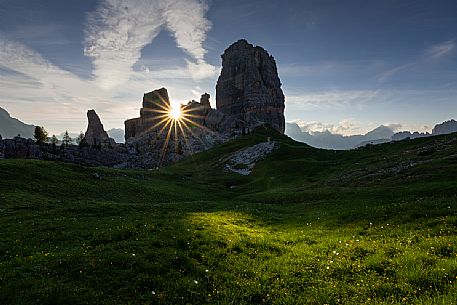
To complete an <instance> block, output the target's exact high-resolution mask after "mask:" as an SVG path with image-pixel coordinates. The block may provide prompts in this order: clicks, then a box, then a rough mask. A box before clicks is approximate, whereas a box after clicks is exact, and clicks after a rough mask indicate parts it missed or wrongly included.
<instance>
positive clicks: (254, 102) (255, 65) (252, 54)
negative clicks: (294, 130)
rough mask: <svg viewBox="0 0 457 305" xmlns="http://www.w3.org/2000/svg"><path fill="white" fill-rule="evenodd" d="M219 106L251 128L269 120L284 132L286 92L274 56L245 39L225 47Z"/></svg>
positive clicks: (218, 92) (237, 125)
mask: <svg viewBox="0 0 457 305" xmlns="http://www.w3.org/2000/svg"><path fill="white" fill-rule="evenodd" d="M216 108H217V109H218V110H220V111H222V112H223V113H224V114H226V115H228V116H230V117H232V118H233V119H234V120H238V122H243V123H244V124H245V125H246V127H248V128H253V127H255V126H257V125H259V124H262V123H267V124H269V125H271V126H272V127H273V128H275V129H277V130H278V131H279V132H281V133H284V128H285V119H284V94H283V92H282V90H281V82H280V80H279V77H278V72H277V68H276V62H275V60H274V58H273V56H270V55H269V54H268V53H267V51H265V50H264V49H263V48H261V47H258V46H256V47H254V46H253V45H252V44H249V43H248V42H247V41H246V40H244V39H242V40H239V41H237V42H236V43H234V44H232V45H231V46H230V47H229V48H228V49H227V50H225V52H224V54H223V55H222V72H221V75H220V76H219V79H218V81H217V85H216ZM239 125H240V124H235V126H234V128H240V127H243V126H239Z"/></svg>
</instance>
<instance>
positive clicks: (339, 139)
mask: <svg viewBox="0 0 457 305" xmlns="http://www.w3.org/2000/svg"><path fill="white" fill-rule="evenodd" d="M34 131H35V126H34V125H31V124H26V123H23V122H21V121H19V120H18V119H16V118H12V117H11V116H10V114H9V113H8V111H6V110H4V109H3V108H1V107H0V135H1V136H2V137H3V138H14V137H15V136H17V135H21V137H23V138H33V133H34ZM452 132H457V121H455V120H453V119H452V120H449V121H446V122H443V123H441V124H437V125H435V127H434V128H433V130H432V133H431V134H430V133H419V132H410V131H401V132H397V133H395V132H394V130H393V129H392V128H391V127H388V126H384V125H381V126H379V127H377V128H375V129H373V130H372V131H370V132H368V133H366V134H364V135H352V136H343V135H341V134H334V133H331V132H330V131H328V130H326V131H322V132H308V131H303V130H302V129H301V128H300V126H298V124H297V123H286V135H288V136H289V137H291V138H292V139H294V140H295V141H299V142H304V143H306V144H308V145H311V146H314V147H317V148H325V149H352V148H357V147H360V146H365V145H367V144H373V145H375V144H381V143H386V142H390V141H400V140H404V139H407V138H410V139H415V138H423V137H429V136H431V135H439V134H448V133H452ZM107 133H108V135H109V136H110V137H111V138H113V139H114V140H115V141H116V143H124V130H123V129H121V128H112V129H110V130H108V131H107ZM78 135H79V134H72V133H70V136H71V137H72V138H74V139H75V138H76V137H77V136H78ZM62 136H63V133H62V134H60V135H58V136H57V137H58V138H59V139H60V138H62Z"/></svg>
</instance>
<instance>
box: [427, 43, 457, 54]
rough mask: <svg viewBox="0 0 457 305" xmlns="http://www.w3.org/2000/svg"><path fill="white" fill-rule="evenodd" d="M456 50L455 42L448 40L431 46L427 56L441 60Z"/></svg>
mask: <svg viewBox="0 0 457 305" xmlns="http://www.w3.org/2000/svg"><path fill="white" fill-rule="evenodd" d="M455 48H456V44H455V41H454V40H448V41H445V42H442V43H438V44H436V45H434V46H431V47H430V48H429V49H428V50H427V54H428V55H430V56H431V57H432V58H441V57H443V56H445V55H447V54H449V53H451V52H453V51H454V50H455Z"/></svg>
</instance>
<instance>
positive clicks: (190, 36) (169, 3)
mask: <svg viewBox="0 0 457 305" xmlns="http://www.w3.org/2000/svg"><path fill="white" fill-rule="evenodd" d="M207 9H208V8H207V5H206V4H205V3H203V2H200V1H198V0H156V1H149V0H137V1H128V0H104V1H103V2H102V3H101V4H100V5H99V6H98V7H97V9H96V11H94V12H92V13H90V14H89V15H88V21H87V24H86V40H85V50H84V51H85V54H86V55H87V56H89V57H91V58H92V60H93V65H94V71H93V75H94V77H95V80H96V82H97V84H99V86H100V87H102V88H104V89H111V88H114V87H116V86H119V85H121V84H124V83H126V82H127V81H128V80H129V79H130V77H131V76H132V75H133V74H134V71H133V68H132V67H133V65H134V64H135V63H136V62H137V61H138V60H139V59H140V58H141V50H142V49H143V48H144V47H145V46H146V45H148V44H150V43H151V42H152V41H153V40H154V39H155V37H157V35H158V34H159V33H160V31H161V30H162V28H163V27H166V28H167V29H168V30H170V31H171V33H172V34H173V36H174V38H175V40H176V43H177V46H178V47H179V48H182V49H183V50H184V51H185V52H186V53H187V54H189V55H190V56H191V57H192V58H193V60H194V61H195V62H196V63H193V62H191V61H188V66H187V67H186V69H187V70H188V73H189V74H190V75H189V76H190V77H192V78H193V79H194V80H201V79H205V78H208V77H213V76H214V74H215V72H216V69H215V68H214V67H213V66H211V65H210V64H208V63H206V62H205V61H204V55H205V53H206V50H205V49H204V47H203V42H204V41H205V39H206V34H207V32H208V30H209V29H210V27H211V24H210V22H209V21H208V20H207V19H206V18H205V13H206V11H207ZM151 73H153V72H152V71H151Z"/></svg>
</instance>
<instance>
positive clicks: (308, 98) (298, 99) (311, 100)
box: [286, 90, 378, 109]
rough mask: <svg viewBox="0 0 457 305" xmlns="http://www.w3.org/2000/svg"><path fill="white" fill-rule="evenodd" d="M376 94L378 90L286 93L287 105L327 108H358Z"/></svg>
mask: <svg viewBox="0 0 457 305" xmlns="http://www.w3.org/2000/svg"><path fill="white" fill-rule="evenodd" d="M377 95H378V90H330V91H319V92H306V93H290V94H286V101H287V104H288V105H294V104H295V105H300V106H304V107H311V108H319V109H329V108H332V109H334V108H344V107H356V108H360V107H362V106H363V105H364V104H366V103H369V102H370V101H371V100H373V99H374V98H375V97H376V96H377Z"/></svg>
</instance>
